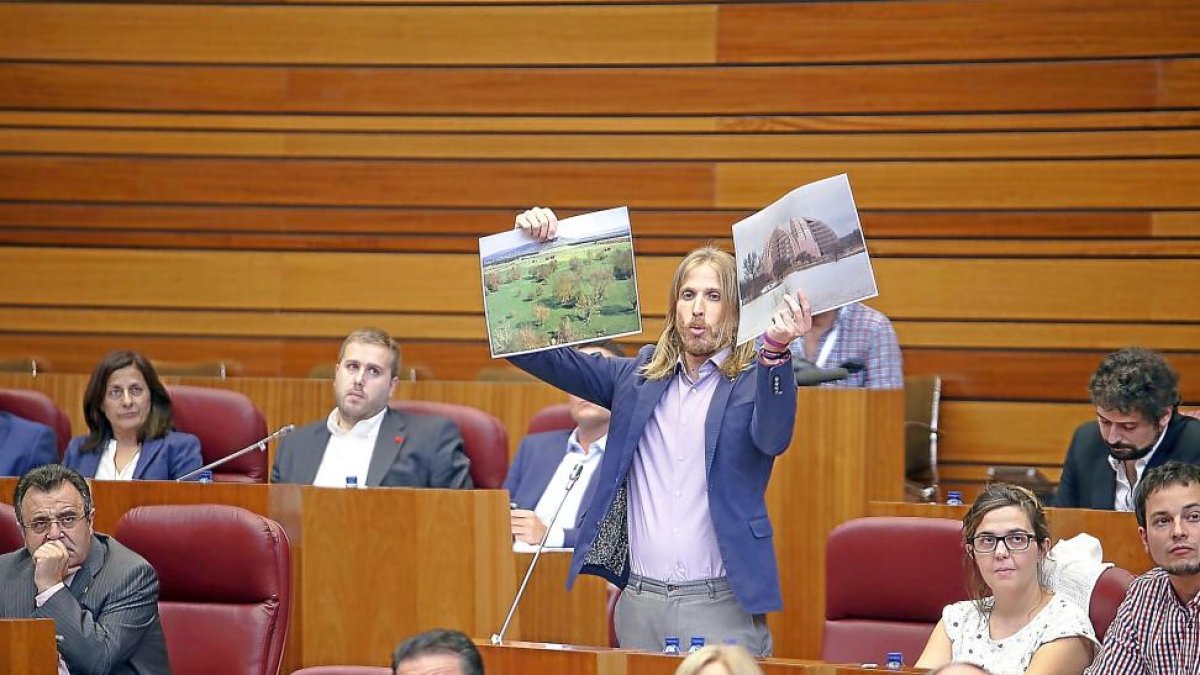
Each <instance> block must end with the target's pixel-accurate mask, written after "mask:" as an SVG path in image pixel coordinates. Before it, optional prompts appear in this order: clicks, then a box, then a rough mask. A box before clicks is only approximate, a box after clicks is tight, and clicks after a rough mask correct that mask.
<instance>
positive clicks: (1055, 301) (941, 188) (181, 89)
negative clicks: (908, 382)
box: [0, 0, 1200, 485]
mask: <svg viewBox="0 0 1200 675" xmlns="http://www.w3.org/2000/svg"><path fill="white" fill-rule="evenodd" d="M840 172H847V173H849V175H850V179H851V182H852V184H853V187H854V192H855V196H856V198H857V200H858V203H859V206H860V208H861V210H862V220H863V225H864V228H865V231H866V233H867V236H868V238H869V245H870V248H871V251H872V253H873V255H874V256H875V260H876V267H875V269H876V272H877V275H878V280H879V287H880V292H881V294H880V297H879V298H878V299H877V300H875V301H873V303H872V304H874V305H875V306H877V307H878V308H880V309H882V310H883V311H885V312H886V313H887V314H889V315H890V316H891V317H892V319H893V320H894V321H895V324H896V327H897V329H898V332H899V334H900V339H901V343H902V346H903V348H904V353H905V358H906V369H907V371H908V372H909V373H910V374H924V373H939V374H941V375H942V376H943V377H944V378H945V381H946V389H945V394H946V403H945V405H944V409H943V410H944V416H943V421H944V424H943V426H944V430H945V435H944V437H943V442H942V449H943V457H944V460H945V462H946V467H945V471H944V474H945V475H946V476H947V477H949V478H950V479H951V481H953V482H956V483H957V484H959V485H963V484H969V483H970V482H972V481H977V480H979V479H980V478H981V477H982V476H983V472H984V468H985V467H986V466H987V465H989V464H996V463H1010V464H1035V465H1039V466H1042V467H1046V468H1051V467H1053V466H1054V465H1056V464H1058V463H1059V462H1060V461H1061V457H1062V453H1063V451H1064V448H1065V444H1066V441H1067V438H1068V436H1069V433H1070V430H1071V428H1072V427H1073V426H1074V425H1075V424H1076V423H1077V422H1078V421H1079V420H1081V419H1085V418H1086V417H1087V416H1088V414H1089V411H1088V407H1087V405H1086V401H1087V397H1086V381H1087V377H1088V375H1089V373H1090V372H1091V371H1092V369H1093V368H1094V367H1095V364H1096V363H1097V362H1098V361H1099V359H1100V358H1101V357H1102V356H1103V354H1104V353H1106V352H1107V351H1109V350H1112V349H1114V348H1118V347H1121V346H1124V345H1127V344H1142V345H1146V346H1150V347H1154V348H1157V349H1161V350H1164V351H1166V352H1168V354H1169V357H1170V358H1171V359H1172V361H1173V362H1174V363H1175V365H1176V366H1177V367H1178V368H1179V369H1180V370H1181V372H1182V373H1183V376H1184V395H1185V399H1187V400H1188V401H1189V402H1192V403H1196V402H1200V348H1197V345H1200V310H1198V309H1197V303H1196V298H1197V297H1200V293H1198V291H1200V5H1198V4H1197V3H1195V2H1194V1H1193V0H977V1H975V2H970V3H962V2H953V1H952V0H893V1H890V2H855V1H849V0H844V1H830V2H820V3H809V2H778V3H762V4H758V3H747V4H743V3H737V4H717V3H710V4H703V3H700V4H692V3H683V2H678V3H677V2H671V1H668V0H664V1H663V2H657V3H653V2H634V3H620V4H616V3H611V4H610V3H604V2H600V3H594V2H573V1H572V0H537V1H535V2H532V3H521V4H510V3H507V2H503V1H500V2H496V1H493V0H473V1H470V2H467V3H465V4H464V3H462V2H458V1H457V0H456V1H455V2H452V3H450V2H448V3H445V4H441V3H439V2H438V1H437V0H434V2H426V1H422V2H420V3H415V2H406V1H405V0H392V1H389V0H379V1H377V0H334V1H333V2H319V3H318V2H313V3H306V2H304V1H303V0H301V1H300V2H286V3H284V2H266V3H253V4H250V3H240V2H237V1H236V0H230V1H228V2H222V1H221V0H217V1H216V2H211V3H204V4H184V3H173V2H145V3H142V2H139V3H135V4H111V3H104V2H100V3H84V4H79V3H61V4H60V3H50V2H29V3H19V4H16V3H6V4H2V5H0V360H5V359H9V358H14V359H15V358H19V357H37V358H38V359H39V360H41V361H42V362H43V364H44V365H43V367H45V368H48V369H49V370H50V371H51V372H67V373H70V372H86V371H87V370H89V369H90V367H91V365H92V364H93V363H94V362H95V361H96V359H97V358H99V356H100V355H101V354H102V353H103V352H105V351H106V350H108V349H110V348H114V347H118V346H131V347H134V348H137V349H141V350H143V351H145V352H146V353H148V354H149V355H150V356H151V357H153V358H157V359H160V360H170V361H192V362H199V361H217V360H220V361H225V362H228V363H231V364H234V370H235V371H236V372H240V373H242V374H245V375H254V376H266V377H280V376H283V377H296V376H301V377H302V376H305V375H306V374H308V373H309V372H310V371H311V370H312V369H313V368H314V367H315V366H319V365H320V364H326V363H328V362H330V361H331V360H332V359H333V357H334V354H335V351H336V347H337V343H338V339H339V337H340V336H342V335H344V334H345V333H346V332H347V331H349V330H351V329H352V328H354V327H357V326H359V325H363V324H377V325H380V326H383V327H385V328H387V329H389V330H391V331H392V332H394V333H395V334H396V335H397V336H398V337H399V338H400V339H401V340H402V341H403V342H404V344H405V350H406V357H407V359H408V361H409V363H410V364H420V365H422V366H424V367H425V368H426V369H428V370H429V371H432V373H433V375H434V376H435V377H437V378H439V379H470V378H472V377H474V376H475V375H476V373H477V372H478V371H479V370H480V369H481V368H484V367H487V366H489V365H491V362H490V360H489V359H488V356H487V349H486V345H485V344H484V342H483V335H484V325H483V320H482V318H481V314H480V304H481V302H480V295H481V291H480V287H479V283H478V281H477V278H478V271H477V266H476V265H477V263H476V257H475V250H476V241H475V240H476V238H477V237H479V236H481V235H485V234H490V233H493V232H498V231H501V230H504V229H507V228H508V227H510V225H511V220H512V216H513V214H514V213H515V212H516V211H518V210H519V209H521V208H522V207H525V206H528V205H533V204H541V205H548V206H554V207H556V208H558V209H560V210H561V212H562V213H564V214H570V213H574V212H578V211H581V210H589V209H595V208H601V207H610V206H615V205H621V204H627V205H629V206H630V207H631V209H632V216H633V225H634V231H635V235H636V237H637V240H636V241H637V243H636V248H637V253H638V255H639V269H638V280H639V284H640V289H641V293H642V297H643V306H644V307H645V311H646V312H647V316H646V320H647V321H646V324H647V334H646V335H644V336H642V337H641V338H638V339H634V340H631V341H630V342H631V343H637V342H646V341H650V340H652V336H653V334H654V333H655V332H656V331H657V330H658V327H659V326H660V325H661V322H660V319H661V311H662V302H663V295H664V289H665V287H666V281H667V279H668V278H669V275H670V273H671V271H672V269H673V267H674V264H675V261H676V260H677V259H678V257H679V256H680V254H681V253H683V252H684V251H686V250H688V249H690V248H692V247H694V246H695V245H697V244H699V243H702V242H705V241H708V240H715V241H717V242H719V243H722V244H724V245H729V243H730V241H729V226H730V225H731V224H732V223H733V222H735V221H736V220H738V219H740V218H742V217H743V216H745V215H746V214H748V213H750V212H753V211H754V210H757V209H758V208H760V207H762V206H763V205H765V204H767V203H769V202H770V201H772V200H774V199H775V198H777V197H778V196H780V195H782V194H783V193H784V192H786V191H787V190H788V189H790V188H792V187H794V186H797V185H800V184H802V183H805V182H808V181H811V180H814V179H818V178H823V177H826V176H829V175H832V174H835V173H840ZM514 433H519V432H517V431H514ZM1052 475H1056V474H1053V473H1052Z"/></svg>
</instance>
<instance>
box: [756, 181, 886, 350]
mask: <svg viewBox="0 0 1200 675" xmlns="http://www.w3.org/2000/svg"><path fill="white" fill-rule="evenodd" d="M733 246H734V255H735V256H736V258H737V266H738V269H737V272H738V293H739V295H740V300H739V301H740V304H741V318H740V321H739V322H738V338H737V341H738V344H741V343H743V342H746V341H747V340H753V339H754V338H757V337H758V336H759V335H762V333H763V331H764V330H766V328H767V325H768V324H769V322H770V320H771V314H772V313H773V312H774V311H775V308H776V307H777V306H778V305H779V303H781V302H783V296H785V295H795V293H796V290H797V289H799V288H803V289H804V292H805V293H807V294H808V300H809V302H810V303H811V305H812V312H813V314H817V313H820V312H824V311H828V310H831V309H836V308H838V307H841V306H843V305H848V304H850V303H852V302H857V301H859V300H864V299H866V298H871V297H874V296H876V295H878V294H879V291H878V288H877V287H876V285H875V274H874V272H873V271H872V270H871V258H870V257H869V256H868V255H867V243H866V239H865V238H864V237H863V232H862V225H861V224H860V223H859V220H858V209H857V208H855V206H854V195H853V194H852V193H851V191H850V180H849V179H848V178H847V177H846V175H845V174H842V175H839V176H834V177H832V178H826V179H825V180H820V181H817V182H815V183H809V184H808V185H805V186H803V187H799V188H796V189H795V190H792V191H791V192H789V193H788V194H787V195H785V196H784V197H783V198H782V199H780V200H779V201H777V202H775V203H774V204H771V205H770V206H768V207H766V208H765V209H763V210H762V211H759V212H758V213H756V214H754V215H752V216H750V217H749V218H746V219H745V220H742V221H741V222H738V223H736V224H735V225H734V226H733Z"/></svg>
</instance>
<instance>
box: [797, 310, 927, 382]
mask: <svg viewBox="0 0 1200 675" xmlns="http://www.w3.org/2000/svg"><path fill="white" fill-rule="evenodd" d="M837 312H838V316H837V321H836V323H835V324H834V325H835V326H836V327H837V342H834V343H833V349H832V350H831V351H830V353H829V358H828V359H827V360H826V361H825V363H824V364H823V365H824V367H825V368H837V367H838V366H841V365H842V364H843V363H846V362H847V361H858V362H860V363H862V364H863V365H864V366H865V368H863V369H862V371H860V372H857V373H852V374H851V375H850V377H847V378H846V379H844V380H838V381H836V382H830V383H828V384H825V385H823V386H826V387H866V388H868V389H900V388H902V387H903V386H904V369H903V365H902V363H901V360H900V342H899V341H898V340H897V339H896V331H895V329H893V328H892V322H891V321H889V320H888V318H887V317H886V316H884V315H883V313H882V312H880V311H878V310H875V309H871V308H870V307H867V306H866V305H864V304H862V303H859V302H853V303H850V304H849V305H846V306H845V307H842V308H841V309H839V310H837ZM832 332H833V330H832V329H831V330H830V331H829V332H828V333H825V334H824V335H822V336H821V341H820V343H819V344H818V345H817V350H816V353H814V354H805V353H804V340H803V339H796V340H793V341H792V344H791V348H792V353H793V354H795V355H796V356H799V357H800V358H804V359H808V360H809V361H816V360H817V355H818V354H820V353H821V348H822V347H824V346H825V342H826V341H827V340H828V339H829V335H830V333H832Z"/></svg>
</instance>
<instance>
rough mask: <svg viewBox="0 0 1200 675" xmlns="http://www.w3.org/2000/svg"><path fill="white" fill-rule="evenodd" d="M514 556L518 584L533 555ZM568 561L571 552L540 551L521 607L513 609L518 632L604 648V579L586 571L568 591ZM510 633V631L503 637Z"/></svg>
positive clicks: (541, 639)
mask: <svg viewBox="0 0 1200 675" xmlns="http://www.w3.org/2000/svg"><path fill="white" fill-rule="evenodd" d="M515 555H516V565H515V569H514V570H513V571H514V572H515V577H514V578H515V579H516V584H517V587H519V586H520V584H521V579H523V578H525V570H526V569H527V568H528V567H529V561H530V560H532V559H533V554H531V553H517V554H515ZM570 564H571V554H570V553H568V552H564V551H554V552H549V553H542V557H541V559H539V560H538V566H537V569H536V570H534V572H533V576H532V577H531V578H530V579H529V586H528V588H526V589H525V597H524V598H523V599H522V600H521V606H520V607H519V608H518V609H517V618H518V619H519V620H520V623H521V630H520V635H521V637H523V638H524V639H526V640H536V641H538V642H554V643H560V644H568V645H586V646H592V647H607V646H608V644H609V643H608V582H607V581H605V580H604V579H601V578H600V577H596V576H592V575H590V574H587V575H581V576H580V577H579V578H578V579H576V580H575V586H574V587H573V588H572V589H571V590H570V591H568V590H567V570H568V568H569V567H570ZM506 609H507V608H506ZM496 628H499V626H497V627H496ZM510 635H512V633H511V632H510V633H509V635H506V636H505V637H506V638H507V637H509V636H510Z"/></svg>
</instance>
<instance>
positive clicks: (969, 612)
mask: <svg viewBox="0 0 1200 675" xmlns="http://www.w3.org/2000/svg"><path fill="white" fill-rule="evenodd" d="M963 541H964V544H965V550H966V556H967V558H966V561H965V563H966V564H965V567H966V570H967V584H968V587H969V589H970V592H971V597H972V599H971V600H964V601H962V602H956V603H954V604H952V605H948V606H947V607H946V608H945V609H943V610H942V620H941V621H939V622H938V625H937V626H936V627H935V628H934V629H933V634H932V635H930V636H929V642H928V643H927V644H926V645H925V651H924V653H922V654H921V658H920V659H919V660H918V661H917V666H916V667H917V668H918V669H921V668H937V667H939V666H942V665H944V664H946V663H949V662H951V661H961V662H964V663H971V664H975V665H977V666H980V667H982V668H984V669H986V670H987V671H988V672H991V673H995V675H1010V674H1021V673H1026V674H1029V675H1033V674H1035V673H1055V674H1056V675H1070V674H1077V673H1082V672H1083V671H1084V669H1085V668H1087V667H1088V665H1089V664H1090V663H1091V662H1092V657H1093V656H1094V655H1095V648H1096V633H1095V631H1094V630H1093V629H1092V623H1091V621H1090V620H1089V619H1088V616H1087V614H1086V612H1085V611H1084V609H1082V608H1080V607H1079V606H1078V605H1076V604H1074V603H1072V602H1070V601H1068V600H1067V599H1066V598H1065V597H1062V596H1059V595H1055V594H1054V593H1053V592H1051V591H1050V589H1049V588H1048V587H1047V581H1046V579H1045V578H1044V572H1043V566H1044V564H1045V561H1046V554H1047V552H1049V550H1050V527H1049V525H1047V523H1046V513H1045V511H1043V510H1042V505H1041V504H1040V503H1039V502H1038V499H1037V497H1036V496H1035V495H1034V494H1033V493H1032V492H1030V491H1029V490H1026V489H1025V488H1022V487H1017V486H1015V485H1007V484H1004V483H993V484H991V485H989V486H987V487H986V488H985V489H984V491H983V493H982V494H980V495H979V498H978V499H976V500H975V503H974V504H972V505H971V508H970V510H968V511H967V515H966V516H964V517H963Z"/></svg>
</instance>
